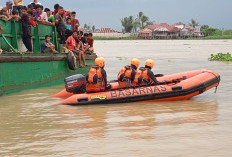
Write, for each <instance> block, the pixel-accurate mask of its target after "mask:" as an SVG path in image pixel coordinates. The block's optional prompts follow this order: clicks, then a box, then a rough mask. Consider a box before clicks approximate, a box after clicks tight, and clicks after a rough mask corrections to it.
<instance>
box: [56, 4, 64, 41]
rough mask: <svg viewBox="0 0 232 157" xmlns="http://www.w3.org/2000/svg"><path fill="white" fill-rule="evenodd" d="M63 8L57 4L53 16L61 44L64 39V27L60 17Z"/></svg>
mask: <svg viewBox="0 0 232 157" xmlns="http://www.w3.org/2000/svg"><path fill="white" fill-rule="evenodd" d="M63 10H64V9H63V7H61V6H59V8H58V13H57V14H56V16H55V23H56V28H57V32H58V34H59V36H60V39H61V44H65V41H66V27H65V24H64V20H63V18H62V15H63V13H64V11H63Z"/></svg>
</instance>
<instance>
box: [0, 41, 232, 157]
mask: <svg viewBox="0 0 232 157" xmlns="http://www.w3.org/2000/svg"><path fill="white" fill-rule="evenodd" d="M95 47H96V52H98V55H100V56H104V57H105V58H106V70H107V72H108V78H109V80H113V79H115V78H116V75H117V73H118V72H119V70H120V69H121V68H122V66H124V65H126V64H128V63H129V61H130V59H131V58H133V57H138V58H139V59H140V60H141V62H142V63H144V61H145V60H146V59H147V58H152V59H154V60H155V68H154V69H153V71H154V72H155V73H162V74H172V73H176V72H183V71H189V70H195V69H212V70H215V71H217V72H218V73H220V75H221V79H222V80H221V83H220V86H219V87H218V90H217V93H216V94H215V93H214V89H211V90H209V91H207V92H206V93H203V94H201V95H199V96H197V97H194V98H192V99H190V100H186V101H177V102H153V103H141V102H137V103H129V104H116V105H97V106H65V105H57V102H59V101H60V100H59V99H55V98H50V97H49V95H51V94H54V93H56V92H57V91H59V90H60V89H62V88H63V85H59V86H53V87H46V88H40V89H35V90H26V91H23V92H20V93H16V94H13V95H8V96H3V97H0V156H1V157H2V156H23V157H27V156H43V157H50V156H52V157H56V156H57V157H59V156H75V157H91V156H92V157H121V156H123V157H124V156H125V157H154V156H159V157H162V156H165V157H166V156H168V157H186V156H188V157H199V156H200V157H201V156H202V157H206V156H207V157H208V156H210V157H211V156H212V157H230V156H232V62H231V63H228V62H210V61H208V58H209V57H210V54H211V53H218V52H230V53H232V40H209V41H206V40H203V41H200V40H199V41H192V40H189V41H184V40H183V41H182V40H176V41H171V40H170V41H96V42H95Z"/></svg>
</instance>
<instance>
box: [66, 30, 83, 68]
mask: <svg viewBox="0 0 232 157" xmlns="http://www.w3.org/2000/svg"><path fill="white" fill-rule="evenodd" d="M77 37H78V34H77V32H76V31H74V32H73V34H72V35H71V36H70V37H68V39H67V40H66V44H67V48H68V49H69V50H71V51H72V52H73V53H74V54H76V55H78V61H79V67H80V68H82V67H86V61H85V56H84V52H83V51H81V50H80V46H79V44H77V42H76V38H77ZM81 59H82V60H83V64H84V65H83V66H82V65H81Z"/></svg>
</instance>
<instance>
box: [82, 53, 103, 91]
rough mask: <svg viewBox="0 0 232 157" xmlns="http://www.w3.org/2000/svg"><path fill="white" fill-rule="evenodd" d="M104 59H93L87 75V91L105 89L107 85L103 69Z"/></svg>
mask: <svg viewBox="0 0 232 157" xmlns="http://www.w3.org/2000/svg"><path fill="white" fill-rule="evenodd" d="M104 67H105V59H104V58H103V57H98V58H96V59H95V66H93V67H92V68H91V69H90V71H89V74H88V76H87V85H86V91H87V92H100V91H105V90H106V86H107V75H106V71H105V69H104Z"/></svg>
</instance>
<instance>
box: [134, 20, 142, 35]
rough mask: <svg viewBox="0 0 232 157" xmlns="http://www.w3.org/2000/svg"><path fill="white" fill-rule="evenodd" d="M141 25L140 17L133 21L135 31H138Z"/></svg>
mask: <svg viewBox="0 0 232 157" xmlns="http://www.w3.org/2000/svg"><path fill="white" fill-rule="evenodd" d="M140 27H141V23H140V21H139V19H138V18H136V19H135V20H134V22H133V30H134V32H137V28H140Z"/></svg>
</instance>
